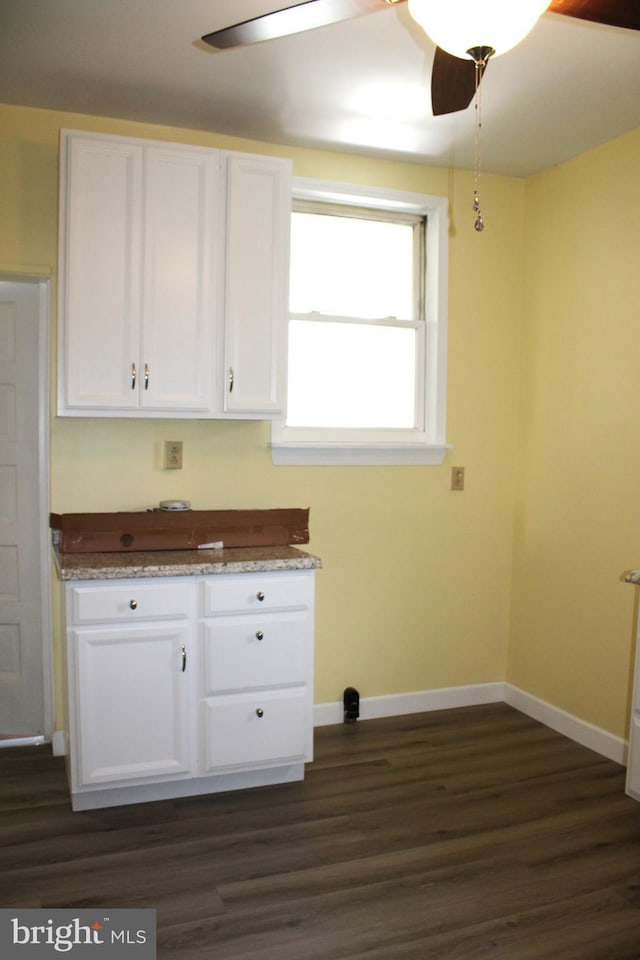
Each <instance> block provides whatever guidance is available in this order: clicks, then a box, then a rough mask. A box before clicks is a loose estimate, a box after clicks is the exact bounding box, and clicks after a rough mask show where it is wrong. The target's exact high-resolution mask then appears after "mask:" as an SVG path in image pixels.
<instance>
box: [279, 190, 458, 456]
mask: <svg viewBox="0 0 640 960" xmlns="http://www.w3.org/2000/svg"><path fill="white" fill-rule="evenodd" d="M293 196H294V198H295V199H300V200H322V201H325V202H334V203H342V204H346V205H349V206H358V207H362V206H365V207H371V208H373V209H377V210H387V211H388V210H391V211H399V212H402V213H412V214H419V215H420V216H425V215H426V217H427V231H426V261H427V273H426V283H425V296H426V299H425V336H426V351H425V356H426V362H425V367H426V368H425V371H424V384H425V393H426V395H425V406H424V409H425V423H424V429H423V430H415V431H414V432H413V434H412V435H411V438H410V439H407V438H406V437H405V439H404V440H403V441H400V442H395V440H391V438H390V442H389V443H380V442H374V443H371V442H367V441H366V438H364V439H363V435H364V433H365V431H357V432H353V431H346V430H345V431H339V432H337V433H336V439H335V440H334V439H333V438H331V435H330V434H329V433H328V431H325V430H322V431H320V430H319V431H318V440H317V441H315V440H313V439H311V440H310V439H309V437H310V436H312V435H313V433H314V431H312V430H310V429H305V430H301V429H300V428H295V427H287V425H286V422H285V421H284V420H274V421H273V422H272V425H271V457H272V460H273V462H274V464H276V465H283V466H284V465H290V466H304V465H312V466H330V465H345V466H347V465H353V466H375V465H382V466H384V465H387V466H392V465H408V464H422V465H434V464H440V463H442V461H443V459H444V456H445V454H446V452H447V450H448V449H449V445H448V444H447V443H446V440H445V431H446V398H447V393H446V390H447V315H448V275H449V212H448V207H449V205H448V200H447V198H446V197H435V196H429V195H427V194H420V193H406V192H404V191H400V190H386V189H382V188H378V187H361V186H357V185H354V184H348V183H334V182H331V181H326V180H312V179H307V178H300V177H296V178H294V181H293ZM338 433H339V436H340V438H341V439H339V440H338V439H337V434H338ZM376 433H377V436H378V437H379V431H376ZM301 435H304V437H305V439H302V436H301Z"/></svg>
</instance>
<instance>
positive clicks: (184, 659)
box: [182, 643, 187, 673]
mask: <svg viewBox="0 0 640 960" xmlns="http://www.w3.org/2000/svg"><path fill="white" fill-rule="evenodd" d="M186 669H187V648H186V647H185V645H184V643H183V644H182V672H183V673H184V672H185V670H186Z"/></svg>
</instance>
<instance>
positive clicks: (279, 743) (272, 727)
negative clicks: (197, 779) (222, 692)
mask: <svg viewBox="0 0 640 960" xmlns="http://www.w3.org/2000/svg"><path fill="white" fill-rule="evenodd" d="M308 698H309V693H308V690H307V688H306V687H295V688H292V689H290V690H281V691H273V692H269V693H255V694H236V695H235V696H230V697H210V698H209V699H207V700H205V701H204V702H203V724H204V731H203V733H204V737H203V740H204V751H203V764H204V771H203V772H205V773H212V772H216V771H218V770H221V769H233V768H251V767H268V766H274V765H276V764H280V763H289V762H300V761H302V760H305V759H307V753H308V752H310V751H309V744H308V740H309V738H310V733H309V731H310V730H311V723H310V717H309V699H308Z"/></svg>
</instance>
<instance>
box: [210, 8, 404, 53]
mask: <svg viewBox="0 0 640 960" xmlns="http://www.w3.org/2000/svg"><path fill="white" fill-rule="evenodd" d="M396 3H404V0H305V2H304V3H295V4H292V5H290V6H288V7H284V8H283V9H282V10H274V11H273V12H272V13H265V14H263V16H261V17H254V18H253V19H252V20H244V21H243V22H242V23H236V24H234V25H233V26H231V27H225V28H224V29H223V30H214V31H213V33H207V34H206V35H205V36H204V37H202V39H203V40H204V41H205V43H208V44H209V45H210V46H212V47H215V48H216V49H218V50H226V49H227V48H229V47H242V46H245V45H246V44H249V43H261V42H262V41H263V40H275V39H276V38H278V37H288V36H290V35H291V34H292V33H303V32H304V31H305V30H313V29H315V27H324V26H326V25H327V24H328V23H339V22H340V21H341V20H349V19H351V17H357V16H359V15H360V14H363V13H373V12H374V11H375V10H383V9H384V8H385V7H389V6H390V5H391V6H393V5H394V4H396Z"/></svg>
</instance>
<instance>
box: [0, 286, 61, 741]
mask: <svg viewBox="0 0 640 960" xmlns="http://www.w3.org/2000/svg"><path fill="white" fill-rule="evenodd" d="M0 280H2V281H8V282H9V283H30V284H35V285H37V287H38V382H39V384H40V399H39V404H38V464H39V470H38V508H39V513H40V520H41V522H40V536H39V551H40V581H41V582H40V588H41V590H40V595H41V616H42V621H41V622H42V681H43V683H42V686H43V700H44V703H43V711H44V732H45V739H47V740H51V739H52V738H53V734H54V723H55V683H54V657H53V633H52V630H53V620H52V615H51V572H52V571H51V538H50V535H49V510H50V492H49V490H50V487H49V478H50V464H49V426H50V421H49V412H50V402H49V397H50V380H51V376H50V370H51V365H50V364H51V361H50V349H51V335H50V322H49V321H50V314H51V310H50V302H51V301H50V297H51V280H50V278H49V277H46V276H34V275H32V274H27V273H25V274H20V273H1V272H0ZM41 740H42V737H33V738H24V739H23V740H21V741H20V742H23V743H24V742H30V741H32V742H40V741H41Z"/></svg>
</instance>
